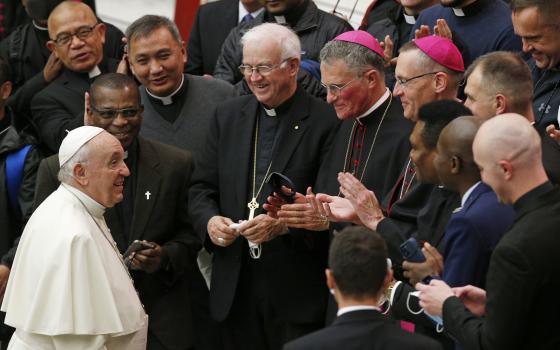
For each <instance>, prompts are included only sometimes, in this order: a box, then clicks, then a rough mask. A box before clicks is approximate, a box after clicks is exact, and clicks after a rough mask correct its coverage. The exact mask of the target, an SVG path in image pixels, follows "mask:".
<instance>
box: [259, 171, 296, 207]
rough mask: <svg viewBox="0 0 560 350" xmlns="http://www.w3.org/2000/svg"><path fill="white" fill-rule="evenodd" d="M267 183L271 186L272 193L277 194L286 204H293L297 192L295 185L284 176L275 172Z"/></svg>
mask: <svg viewBox="0 0 560 350" xmlns="http://www.w3.org/2000/svg"><path fill="white" fill-rule="evenodd" d="M266 183H268V184H270V186H271V187H272V191H273V192H275V193H276V194H277V195H278V196H280V198H282V199H283V200H284V201H285V202H286V203H293V202H294V197H295V196H296V191H295V190H294V189H295V186H294V183H293V182H292V180H290V178H289V177H287V176H286V175H284V174H281V173H277V172H273V173H270V175H269V176H268V178H267V179H266Z"/></svg>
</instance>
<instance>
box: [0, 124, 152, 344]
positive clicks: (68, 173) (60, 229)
mask: <svg viewBox="0 0 560 350" xmlns="http://www.w3.org/2000/svg"><path fill="white" fill-rule="evenodd" d="M124 157H125V155H124V151H123V149H122V147H121V145H120V143H119V141H118V140H117V139H116V138H115V137H113V136H112V135H110V134H109V133H107V132H106V131H104V130H103V129H101V128H97V127H92V126H84V127H80V128H77V129H74V130H73V131H71V132H69V133H68V135H67V136H66V138H65V139H64V141H63V142H62V144H61V146H60V150H59V161H60V167H61V169H60V172H59V174H58V176H59V180H60V181H61V183H62V184H61V185H60V187H59V188H58V189H57V190H56V191H55V192H54V193H53V194H52V195H50V196H49V197H48V198H47V199H46V200H45V201H44V202H43V203H42V204H41V205H40V206H39V207H38V208H37V210H36V211H35V213H34V214H33V215H32V217H31V219H30V220H29V222H28V224H27V226H26V228H25V231H24V232H23V235H22V237H21V241H20V244H19V247H18V250H17V253H16V257H15V260H14V264H13V267H12V273H11V274H10V278H9V280H8V286H7V289H6V294H5V296H4V301H3V303H2V311H5V312H6V319H5V323H6V324H8V325H10V326H12V327H14V328H15V329H16V331H15V333H14V335H13V336H12V339H11V340H10V344H9V345H8V349H9V350H20V349H21V350H31V349H33V350H35V349H41V350H51V349H96V350H97V349H119V350H140V349H145V348H146V331H147V326H148V318H147V315H146V314H145V312H144V310H143V308H142V304H141V303H140V300H139V298H138V295H137V294H136V291H135V289H134V286H133V285H132V281H131V279H130V276H129V275H128V270H127V268H126V267H125V265H124V264H123V260H122V257H121V255H120V254H119V252H118V249H117V247H116V244H115V242H114V241H113V238H112V236H111V233H110V231H109V229H108V228H107V225H106V224H105V219H104V218H103V213H104V210H105V208H108V207H112V206H114V205H115V204H116V203H118V202H120V201H121V200H122V199H123V184H124V179H125V177H126V176H128V175H129V174H130V173H129V171H128V168H127V167H126V165H125V163H124Z"/></svg>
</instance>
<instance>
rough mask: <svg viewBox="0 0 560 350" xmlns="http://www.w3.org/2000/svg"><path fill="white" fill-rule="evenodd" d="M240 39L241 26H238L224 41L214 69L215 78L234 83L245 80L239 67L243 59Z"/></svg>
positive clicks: (239, 89)
mask: <svg viewBox="0 0 560 350" xmlns="http://www.w3.org/2000/svg"><path fill="white" fill-rule="evenodd" d="M240 39H241V35H240V33H239V26H237V27H235V28H233V29H232V30H231V32H230V33H229V35H228V36H227V38H226V40H225V41H224V44H223V45H222V52H221V54H220V57H218V61H217V62H216V68H215V69H214V77H215V78H218V79H222V80H225V81H227V82H229V83H230V84H234V85H235V84H236V83H237V82H239V81H241V80H243V75H242V74H241V72H240V71H239V69H237V67H239V65H240V64H241V61H242V52H241V43H240ZM238 91H241V87H238Z"/></svg>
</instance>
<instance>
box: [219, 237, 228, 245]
mask: <svg viewBox="0 0 560 350" xmlns="http://www.w3.org/2000/svg"><path fill="white" fill-rule="evenodd" d="M218 242H220V243H221V244H224V243H225V242H226V240H225V239H223V238H222V237H218Z"/></svg>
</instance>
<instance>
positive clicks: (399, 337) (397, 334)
mask: <svg viewBox="0 0 560 350" xmlns="http://www.w3.org/2000/svg"><path fill="white" fill-rule="evenodd" d="M314 349H317V350H329V349H332V350H340V349H344V350H390V349H395V350H407V349H409V350H428V349H429V350H436V349H443V348H442V347H441V345H440V344H439V343H437V342H436V341H435V340H433V339H430V338H428V337H425V336H423V335H419V334H413V333H408V332H406V331H404V330H402V329H400V328H399V325H398V323H395V322H394V321H391V320H390V319H389V318H388V317H387V316H384V315H382V314H381V313H379V312H378V311H375V310H359V311H352V312H348V313H345V314H343V315H341V316H339V317H337V319H336V320H335V321H334V322H333V324H332V325H331V326H329V327H327V328H324V329H322V330H320V331H317V332H314V333H311V334H309V335H306V336H304V337H301V338H299V339H296V340H294V341H291V342H289V343H287V344H286V345H284V350H314Z"/></svg>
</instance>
